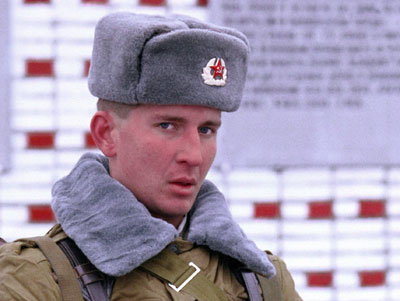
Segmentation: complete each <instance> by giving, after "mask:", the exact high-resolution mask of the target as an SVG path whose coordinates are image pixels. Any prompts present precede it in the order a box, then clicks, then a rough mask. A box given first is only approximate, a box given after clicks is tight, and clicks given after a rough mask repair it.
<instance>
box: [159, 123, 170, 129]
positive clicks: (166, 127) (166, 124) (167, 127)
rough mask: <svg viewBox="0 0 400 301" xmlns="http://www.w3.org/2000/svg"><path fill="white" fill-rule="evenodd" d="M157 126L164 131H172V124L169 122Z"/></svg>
mask: <svg viewBox="0 0 400 301" xmlns="http://www.w3.org/2000/svg"><path fill="white" fill-rule="evenodd" d="M158 126H159V127H160V128H162V129H165V130H168V129H172V123H170V122H161V123H160V124H159V125H158Z"/></svg>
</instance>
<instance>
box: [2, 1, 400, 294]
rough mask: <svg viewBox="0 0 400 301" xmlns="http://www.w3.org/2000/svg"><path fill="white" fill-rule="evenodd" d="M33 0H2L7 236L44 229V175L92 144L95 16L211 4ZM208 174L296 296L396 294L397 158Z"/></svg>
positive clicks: (61, 169) (192, 11)
mask: <svg viewBox="0 0 400 301" xmlns="http://www.w3.org/2000/svg"><path fill="white" fill-rule="evenodd" d="M2 1H5V0H2ZM25 2H26V3H25ZM30 2H35V1H33V0H26V1H22V0H18V1H9V4H10V39H11V43H10V46H11V55H12V59H11V61H10V63H11V98H10V103H9V104H10V109H11V113H10V115H9V119H10V127H11V136H10V138H11V149H12V151H11V153H10V155H11V160H10V164H11V166H12V169H11V170H10V171H9V172H7V173H3V174H2V175H0V236H2V237H4V238H6V239H7V240H12V239H15V238H17V237H21V236H33V235H40V234H43V233H45V232H46V231H47V230H48V229H49V228H50V227H51V225H52V224H54V221H53V220H52V215H51V212H50V211H49V207H48V204H49V202H50V199H51V194H50V189H51V186H52V184H53V183H54V181H56V180H57V179H58V178H60V177H61V176H63V175H66V174H67V173H68V172H69V170H70V169H71V168H72V166H73V165H74V163H75V162H76V161H77V160H78V158H79V157H80V156H81V154H82V153H84V152H86V151H96V150H95V149H94V148H93V147H92V146H91V145H92V144H91V143H90V139H89V140H87V137H88V136H87V134H88V129H89V128H88V125H89V120H90V116H91V114H92V113H93V112H94V109H95V98H94V97H92V96H91V95H90V94H89V92H88V90H87V84H86V80H87V77H86V68H87V62H88V60H89V59H90V53H91V44H92V38H93V29H94V25H95V22H96V21H97V20H98V19H99V18H100V17H101V16H103V15H105V14H106V13H109V12H111V11H116V10H131V11H134V12H139V13H151V14H169V13H186V14H189V15H192V16H195V17H197V18H200V19H203V20H207V18H208V14H209V11H208V10H209V8H208V6H199V5H198V2H197V1H195V0H185V1H178V0H175V1H171V0H170V1H168V5H160V6H147V5H142V4H140V3H139V1H138V0H109V1H99V0H98V1H92V2H98V3H97V4H93V3H92V4H87V3H83V2H90V1H80V0H48V1H43V0H42V1H36V2H42V3H30ZM153 2H159V1H157V0H153ZM160 2H163V1H160ZM200 2H202V3H205V2H207V1H200ZM2 112H3V111H2ZM1 134H2V135H3V133H1ZM209 178H210V179H211V180H212V181H214V182H215V183H216V184H217V185H218V186H219V187H220V188H221V190H222V191H223V192H224V193H225V195H226V198H227V200H228V202H229V203H230V206H231V209H232V213H233V215H234V217H235V218H236V220H237V221H238V222H239V223H240V224H241V226H242V227H243V229H244V231H245V232H246V233H247V234H248V235H249V236H250V237H251V238H252V239H254V240H255V241H256V243H257V244H258V245H259V246H260V247H261V248H264V249H269V250H271V251H272V252H274V253H276V254H278V255H280V256H282V257H283V258H284V259H285V261H286V263H287V265H288V267H289V269H290V270H291V272H292V274H293V276H294V278H295V282H296V285H297V288H298V290H299V292H300V294H301V295H302V296H303V298H304V299H305V300H318V301H321V300H349V301H350V300H351V301H355V300H400V189H399V188H398V187H399V182H400V168H399V167H396V166H379V165H376V166H363V167H355V166H353V167H344V166H342V167H340V166H326V167H314V168H312V167H309V168H291V169H272V168H240V169H239V168H236V169H229V168H227V167H224V168H222V169H221V168H214V169H213V170H212V171H211V173H210V175H209Z"/></svg>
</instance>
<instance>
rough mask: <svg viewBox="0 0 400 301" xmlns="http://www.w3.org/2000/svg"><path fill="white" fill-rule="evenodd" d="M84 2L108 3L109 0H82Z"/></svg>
mask: <svg viewBox="0 0 400 301" xmlns="http://www.w3.org/2000/svg"><path fill="white" fill-rule="evenodd" d="M81 2H82V3H92V4H107V3H108V0H81Z"/></svg>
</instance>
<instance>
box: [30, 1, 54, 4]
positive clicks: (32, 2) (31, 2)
mask: <svg viewBox="0 0 400 301" xmlns="http://www.w3.org/2000/svg"><path fill="white" fill-rule="evenodd" d="M50 2H51V1H50V0H24V3H25V4H36V3H50Z"/></svg>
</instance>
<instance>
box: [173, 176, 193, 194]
mask: <svg viewBox="0 0 400 301" xmlns="http://www.w3.org/2000/svg"><path fill="white" fill-rule="evenodd" d="M169 184H170V187H171V189H172V192H173V193H174V194H176V195H181V196H191V195H192V194H193V193H194V191H195V186H196V180H195V179H194V178H187V177H184V178H176V179H173V180H171V181H169Z"/></svg>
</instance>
